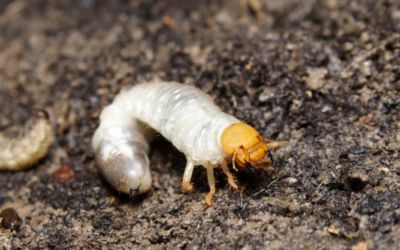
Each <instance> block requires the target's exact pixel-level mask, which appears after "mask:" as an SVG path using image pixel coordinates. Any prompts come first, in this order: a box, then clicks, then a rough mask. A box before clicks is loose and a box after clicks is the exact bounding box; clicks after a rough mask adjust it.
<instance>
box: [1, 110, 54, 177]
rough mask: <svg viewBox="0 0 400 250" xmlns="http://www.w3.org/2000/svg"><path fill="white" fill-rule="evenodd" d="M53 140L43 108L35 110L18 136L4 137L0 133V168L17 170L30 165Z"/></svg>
mask: <svg viewBox="0 0 400 250" xmlns="http://www.w3.org/2000/svg"><path fill="white" fill-rule="evenodd" d="M53 141H54V129H53V126H52V125H51V123H50V122H49V115H48V114H47V112H46V111H44V110H35V114H34V116H33V118H32V119H31V120H30V121H28V122H27V124H26V125H25V128H24V130H23V131H22V133H21V134H20V135H19V136H17V137H16V138H6V137H5V136H3V135H2V134H0V170H3V171H19V170H24V169H27V168H29V167H31V166H32V165H34V164H35V163H36V162H38V161H39V160H40V159H42V158H43V157H44V156H45V155H46V154H47V152H48V150H49V148H50V146H51V144H52V143H53Z"/></svg>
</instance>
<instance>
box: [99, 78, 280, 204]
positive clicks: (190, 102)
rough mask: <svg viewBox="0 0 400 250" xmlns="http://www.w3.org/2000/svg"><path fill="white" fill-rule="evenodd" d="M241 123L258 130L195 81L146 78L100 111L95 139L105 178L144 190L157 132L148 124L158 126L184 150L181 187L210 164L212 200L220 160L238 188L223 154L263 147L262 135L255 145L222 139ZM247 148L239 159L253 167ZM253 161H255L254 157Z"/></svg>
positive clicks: (123, 189) (122, 187) (121, 186)
mask: <svg viewBox="0 0 400 250" xmlns="http://www.w3.org/2000/svg"><path fill="white" fill-rule="evenodd" d="M238 124H240V125H239V127H243V126H245V127H246V129H248V128H247V127H249V128H250V129H251V132H252V131H253V130H254V129H253V128H251V127H250V126H248V125H245V124H243V123H241V122H240V121H239V120H238V119H236V118H235V117H233V116H231V115H228V114H225V113H224V112H222V111H221V110H220V109H219V108H218V107H217V106H216V105H215V104H214V102H213V100H212V99H211V98H210V97H209V96H208V95H206V94H204V93H203V92H201V91H200V90H198V89H197V88H195V87H193V86H189V85H183V84H179V83H174V82H164V83H144V84H138V85H136V86H134V87H133V88H131V89H129V90H127V91H123V92H121V93H120V94H118V95H117V96H116V98H115V99H114V101H113V103H112V104H111V105H109V106H108V107H106V108H105V109H104V110H103V111H102V113H101V115H100V125H99V128H98V129H97V130H96V132H95V134H94V137H93V141H92V145H93V148H94V150H95V153H96V160H97V163H98V166H99V169H100V171H101V173H102V174H103V176H104V178H105V179H106V180H107V181H108V182H109V183H110V184H111V185H112V186H114V188H116V189H117V190H119V191H121V192H124V193H128V194H136V193H139V194H140V193H144V192H146V191H148V190H149V189H150V188H151V175H150V170H149V160H148V157H147V153H148V151H149V142H150V141H151V139H152V138H153V137H154V133H152V132H151V131H150V130H152V129H154V130H156V131H157V132H159V133H160V134H162V135H163V136H164V137H165V138H166V139H168V140H169V141H170V142H172V144H173V145H174V146H175V147H176V148H177V149H178V150H180V151H181V152H183V153H184V154H185V156H186V159H187V165H186V169H185V173H184V177H183V188H185V189H187V190H192V189H193V187H192V186H191V185H190V178H191V175H192V172H193V168H194V166H197V165H202V166H204V167H206V168H207V176H208V181H209V185H210V187H211V191H210V193H209V194H208V195H207V196H206V201H207V204H208V205H209V206H212V203H211V198H212V196H213V194H214V192H215V181H214V175H213V168H215V167H218V166H219V165H221V166H222V169H223V170H224V172H225V174H226V175H227V176H228V180H229V183H230V184H231V186H233V187H234V188H238V187H237V185H236V184H235V182H234V178H233V177H232V175H231V174H230V173H229V170H228V167H227V165H226V162H225V160H227V159H228V158H230V157H231V155H232V156H233V157H234V158H235V157H236V155H237V151H238V150H239V149H237V148H238V147H240V150H242V148H243V150H246V147H249V148H250V149H249V150H250V151H249V152H250V153H248V152H247V151H245V152H246V154H247V156H250V154H251V153H252V152H255V151H256V150H259V148H260V146H259V142H258V140H259V139H260V138H256V140H257V143H258V144H257V145H256V144H255V143H251V145H250V144H249V145H247V146H246V145H245V144H243V143H240V146H237V145H234V144H235V143H236V142H235V143H234V144H232V143H231V142H230V141H229V142H228V143H225V144H224V145H225V148H224V145H221V137H222V136H223V133H224V132H225V131H227V128H228V127H232V126H233V125H238ZM236 132H237V131H235V133H236ZM239 132H240V131H239ZM254 132H255V133H256V136H257V137H259V135H258V133H257V132H256V131H255V130H254ZM240 133H241V132H240ZM241 134H242V133H241ZM245 134H246V132H245ZM231 137H236V135H232V134H230V135H228V138H231ZM253 137H254V136H253ZM253 137H252V138H253ZM244 140H245V141H246V142H247V141H248V140H249V139H248V138H247V137H246V138H245V139H244ZM225 141H226V140H225ZM236 144H237V143H236ZM253 144H254V145H253ZM264 144H265V143H264ZM266 147H267V146H265V147H263V149H265V152H266V151H268V149H266ZM273 147H274V146H273ZM227 148H228V149H227ZM243 150H242V151H241V152H242V153H243V156H242V154H239V155H237V156H238V158H240V161H242V162H243V164H241V163H240V162H239V159H238V158H237V159H236V160H237V161H238V163H239V165H241V166H245V167H247V168H249V169H253V170H254V168H253V167H252V166H251V165H250V158H248V157H247V158H246V157H244V155H245V154H244V151H243ZM260 150H261V149H260ZM227 152H229V153H227ZM231 152H232V153H231ZM263 152H264V151H263ZM244 158H246V159H247V160H246V159H244ZM258 158H260V157H258ZM258 158H257V161H258V162H266V160H265V157H264V153H263V154H262V157H261V158H262V159H261V158H260V159H258ZM253 163H254V164H256V163H255V162H253V161H251V164H253ZM235 169H236V168H235Z"/></svg>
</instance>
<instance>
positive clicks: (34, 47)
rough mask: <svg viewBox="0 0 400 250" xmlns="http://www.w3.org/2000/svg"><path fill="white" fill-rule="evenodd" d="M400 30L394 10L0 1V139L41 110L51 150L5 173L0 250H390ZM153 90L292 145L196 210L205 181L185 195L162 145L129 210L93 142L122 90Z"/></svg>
mask: <svg viewBox="0 0 400 250" xmlns="http://www.w3.org/2000/svg"><path fill="white" fill-rule="evenodd" d="M399 31H400V3H399V1H395V0H386V1H381V0H377V1H375V0H365V1H350V0H322V1H316V0H305V1H298V0H280V1H275V0H271V1H267V0H241V1H239V0H236V1H228V0H226V1H222V0H221V1H184V0H165V1H147V0H146V1H145V0H143V1H129V0H118V1H99V0H68V1H40V0H29V1H28V0H17V1H2V3H1V4H0V33H1V35H0V107H1V108H0V130H1V132H2V134H3V135H4V136H6V137H16V140H18V138H20V137H21V136H24V133H21V130H24V129H29V127H27V128H24V124H26V123H27V122H28V121H29V120H30V119H31V117H32V115H33V113H34V109H35V108H39V109H45V110H46V111H47V112H48V113H49V115H50V120H51V122H52V123H53V124H54V127H55V134H56V140H55V141H54V143H53V145H52V146H51V148H50V150H49V153H48V155H47V156H46V157H45V158H43V159H42V160H41V161H39V162H38V163H37V164H36V165H35V166H34V167H32V168H30V169H28V170H24V171H20V172H5V171H3V172H0V212H1V211H3V210H4V209H7V208H13V209H15V211H16V212H17V215H15V214H13V216H14V217H15V218H16V219H15V222H18V223H14V224H13V225H14V228H7V227H1V228H0V248H3V249H352V250H364V249H399V246H400V186H399V184H400V156H399V147H400V146H399V145H400V114H399V104H400V68H399V63H400V37H399ZM150 81H177V82H182V83H188V84H193V85H195V86H196V87H198V88H200V89H202V90H203V91H204V92H205V93H207V94H209V95H210V96H211V97H212V98H213V99H214V100H215V103H216V104H217V105H218V106H220V107H221V109H222V110H224V111H225V112H227V113H229V114H231V115H234V116H236V117H237V118H239V119H241V120H242V121H244V122H246V123H248V124H249V125H251V126H253V127H254V128H255V129H256V130H258V131H259V132H260V134H261V135H262V136H263V137H265V138H269V139H271V140H279V141H287V142H288V143H287V144H286V145H284V146H282V147H281V148H280V149H276V150H273V152H272V153H273V157H274V165H272V166H270V171H268V172H262V171H258V172H257V173H256V174H251V173H249V172H245V171H241V172H239V173H235V175H236V176H237V178H238V183H239V185H240V186H241V189H240V190H239V191H237V190H233V189H232V188H230V187H229V185H228V183H227V178H226V176H225V175H224V174H223V172H222V170H221V169H220V168H217V169H216V171H215V172H216V181H217V192H216V194H215V196H214V201H213V202H214V207H212V208H208V207H207V206H206V204H205V200H204V196H205V195H206V194H207V192H208V191H209V188H208V185H207V177H206V171H205V168H203V167H197V168H196V169H195V171H194V173H193V178H192V182H193V185H194V191H193V192H187V191H184V190H183V189H182V188H181V180H182V176H183V172H184V168H185V163H186V162H185V157H184V155H183V154H182V153H181V152H179V151H177V150H176V149H175V148H174V146H173V145H172V144H170V143H169V142H168V141H166V140H165V139H164V138H162V137H161V136H159V137H158V138H157V139H156V141H155V142H154V143H153V144H152V151H151V153H150V160H151V173H152V176H153V188H152V190H151V191H150V192H148V193H147V194H145V195H142V196H140V197H138V198H136V199H131V198H130V197H129V196H128V195H124V194H120V193H118V192H117V191H116V190H114V189H113V188H112V187H111V186H110V185H109V184H107V183H106V182H105V180H104V179H103V178H102V176H101V175H100V174H99V171H98V170H97V168H96V164H95V160H94V153H93V150H92V147H91V139H92V135H93V132H94V131H95V129H96V127H97V126H98V123H99V120H98V116H99V113H100V112H101V110H102V109H103V108H104V107H105V106H107V105H108V104H110V103H111V102H112V100H113V98H114V97H115V95H116V94H118V93H119V91H120V90H121V89H125V88H128V87H129V86H133V85H134V84H137V83H141V82H150ZM18 136H20V137H18ZM32 143H35V142H32ZM5 147H6V145H0V150H4V149H5ZM1 154H2V153H1V152H0V156H1ZM15 157H18V155H16V156H15ZM0 160H1V158H0ZM232 172H234V171H233V170H232ZM4 214H9V213H4ZM18 218H20V219H21V220H22V223H21V221H18ZM3 219H4V218H3ZM6 219H7V220H9V221H11V222H12V221H13V218H6ZM0 220H2V219H0ZM3 224H7V223H3ZM16 225H17V226H16Z"/></svg>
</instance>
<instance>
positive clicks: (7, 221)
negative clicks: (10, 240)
mask: <svg viewBox="0 0 400 250" xmlns="http://www.w3.org/2000/svg"><path fill="white" fill-rule="evenodd" d="M0 218H3V219H2V221H1V227H2V228H5V229H11V231H14V230H16V229H18V228H19V227H20V226H21V225H22V220H21V218H20V217H19V216H18V214H17V212H16V211H15V209H14V208H6V209H4V210H3V211H2V212H1V213H0Z"/></svg>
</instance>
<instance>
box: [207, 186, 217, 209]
mask: <svg viewBox="0 0 400 250" xmlns="http://www.w3.org/2000/svg"><path fill="white" fill-rule="evenodd" d="M214 194H215V188H214V189H211V190H210V192H209V193H208V194H207V195H206V203H207V206H209V207H212V206H213V204H212V199H213V196H214Z"/></svg>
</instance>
